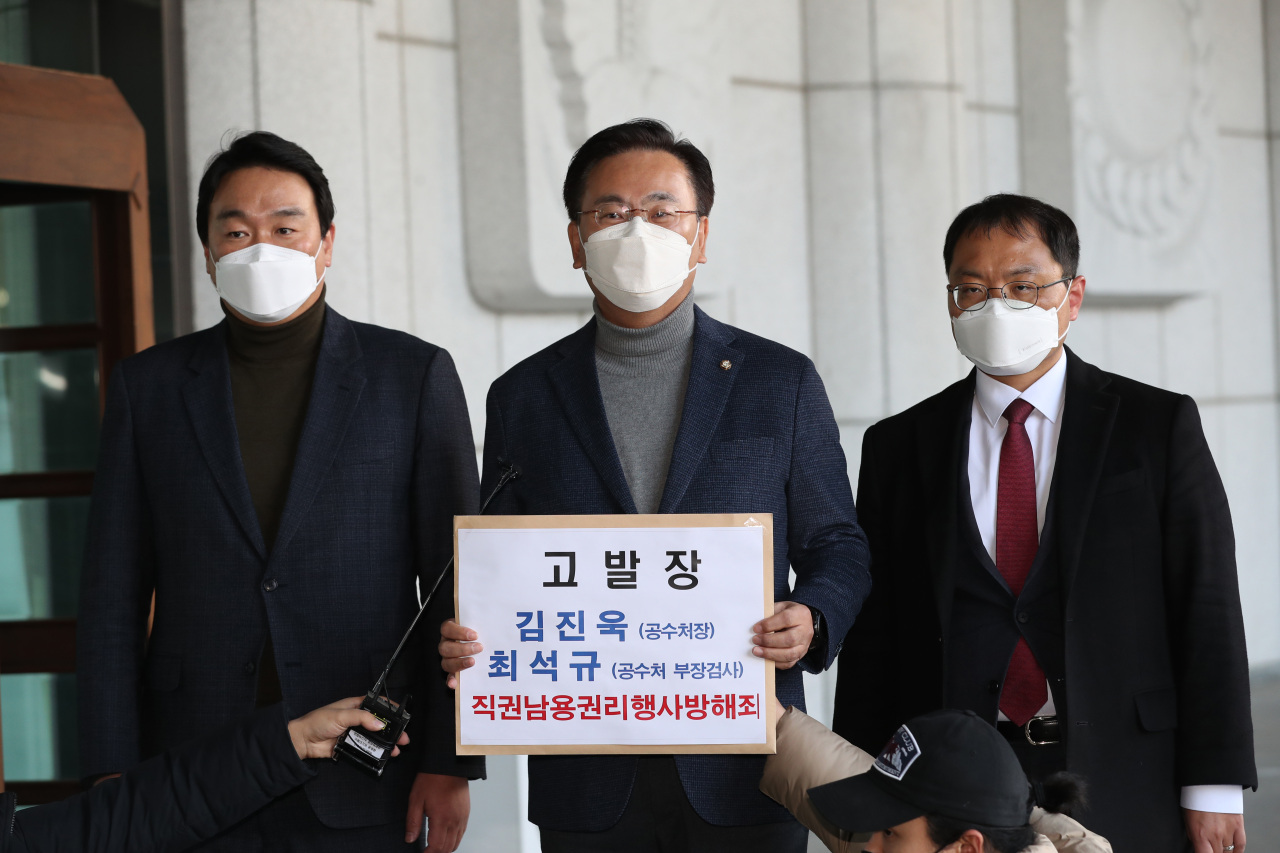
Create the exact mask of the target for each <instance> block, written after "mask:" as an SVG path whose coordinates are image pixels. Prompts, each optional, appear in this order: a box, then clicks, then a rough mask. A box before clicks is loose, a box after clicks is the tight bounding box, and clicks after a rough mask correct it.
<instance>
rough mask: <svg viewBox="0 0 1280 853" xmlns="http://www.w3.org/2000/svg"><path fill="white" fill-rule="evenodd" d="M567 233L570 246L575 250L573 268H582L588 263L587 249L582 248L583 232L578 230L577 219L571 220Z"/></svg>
mask: <svg viewBox="0 0 1280 853" xmlns="http://www.w3.org/2000/svg"><path fill="white" fill-rule="evenodd" d="M567 233H568V235H569V248H570V250H572V252H573V268H574V269H575V270H580V269H582V268H583V267H585V266H586V265H587V250H586V249H584V248H582V234H581V233H580V232H579V231H578V222H577V220H576V219H570V220H569V227H568V229H567Z"/></svg>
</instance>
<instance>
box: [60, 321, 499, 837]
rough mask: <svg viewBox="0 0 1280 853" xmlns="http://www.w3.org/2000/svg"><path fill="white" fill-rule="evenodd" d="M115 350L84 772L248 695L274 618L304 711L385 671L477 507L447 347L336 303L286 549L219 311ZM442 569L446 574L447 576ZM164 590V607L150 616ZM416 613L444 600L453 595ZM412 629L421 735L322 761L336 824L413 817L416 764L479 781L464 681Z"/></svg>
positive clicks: (357, 691)
mask: <svg viewBox="0 0 1280 853" xmlns="http://www.w3.org/2000/svg"><path fill="white" fill-rule="evenodd" d="M225 322H226V321H225V320H224V321H223V323H220V324H219V325H217V326H215V327H213V328H211V329H207V330H205V331H201V332H197V333H195V334H192V335H187V336H185V337H181V338H178V339H176V340H173V341H169V342H167V343H164V344H160V345H159V346H155V347H152V348H151V349H148V350H145V351H143V352H141V353H139V354H138V355H135V356H133V357H131V358H128V359H126V360H125V361H123V362H122V363H121V364H120V365H119V367H117V368H116V370H115V372H114V373H113V375H112V377H111V382H110V385H109V386H108V389H107V405H106V412H105V414H104V417H103V426H102V436H101V450H100V452H99V460H98V471H97V475H96V477H95V481H94V490H93V504H92V509H91V513H90V531H89V539H88V546H87V554H86V559H85V566H84V574H83V578H82V588H81V600H80V620H79V626H78V646H79V648H78V656H79V662H78V679H79V694H80V733H81V760H82V769H83V771H84V773H85V774H86V775H92V774H100V773H108V772H118V771H123V770H127V769H129V768H130V767H131V766H133V765H134V764H136V763H137V762H138V761H139V760H140V759H141V758H144V757H146V756H149V755H153V754H155V753H157V752H159V751H161V750H165V749H169V748H171V747H174V746H177V745H178V744H181V743H183V742H185V741H188V740H190V739H192V738H195V737H199V736H201V735H204V734H207V733H209V732H211V731H213V730H215V729H218V728H221V727H224V726H226V725H228V724H230V723H232V722H233V721H236V720H239V719H241V718H243V717H245V716H246V715H248V714H250V713H252V712H253V710H254V702H255V693H256V687H257V682H258V676H257V674H256V667H257V663H258V659H259V657H260V655H261V652H262V649H263V643H264V641H265V639H266V636H267V631H268V626H269V630H270V632H271V639H272V643H273V645H274V648H275V659H276V668H277V670H278V672H279V675H280V686H281V688H282V690H283V693H284V702H285V706H286V710H287V712H288V714H289V715H290V717H296V716H299V715H301V714H303V713H305V712H307V711H310V710H311V709H313V708H316V707H319V706H321V705H326V704H328V703H330V702H333V701H336V700H338V699H341V698H343V697H346V696H358V695H363V694H364V693H365V691H367V690H368V689H369V688H370V687H371V686H372V685H373V683H374V680H375V679H376V677H377V676H378V674H379V672H380V671H381V670H382V667H383V666H384V665H385V664H386V661H387V659H388V658H389V657H390V655H391V652H392V651H393V650H394V649H395V647H396V644H397V643H398V642H399V639H400V635H401V634H402V633H403V632H404V630H405V628H407V627H408V625H409V622H410V621H411V620H412V618H413V616H414V614H415V613H416V612H417V609H418V603H417V593H416V591H415V581H416V580H417V579H418V578H422V579H423V583H424V585H425V586H427V588H429V586H430V583H431V582H432V581H434V579H435V577H436V575H437V574H438V573H439V572H440V570H441V569H443V568H444V566H445V565H446V563H447V562H448V560H449V558H450V556H451V554H452V551H453V536H452V525H453V516H454V514H456V513H467V512H474V511H475V508H476V503H477V488H478V483H477V477H476V463H475V446H474V439H473V438H472V434H471V426H470V422H469V418H468V415H467V406H466V401H465V400H464V399H463V393H462V385H461V383H460V382H459V380H458V374H457V371H456V370H455V369H454V366H453V362H452V360H451V359H450V358H449V354H448V353H447V352H445V351H444V350H442V349H440V348H439V347H436V346H433V345H431V344H428V343H425V342H423V341H421V340H418V339H417V338H414V337H412V336H410V335H407V334H404V333H401V332H395V331H391V330H388V329H383V328H379V327H377V326H370V325H365V324H363V323H353V322H351V321H350V320H347V319H346V318H344V317H342V316H341V315H340V314H338V312H337V311H335V310H333V308H332V307H327V308H326V309H325V320H324V331H323V334H322V337H321V343H320V354H319V357H318V359H317V362H316V369H315V378H314V381H313V385H312V391H311V399H310V402H309V404H308V408H307V414H306V419H305V422H304V425H303V429H302V434H301V437H300V438H299V441H298V449H297V453H296V457H295V461H294V467H293V474H292V480H291V482H290V485H289V494H288V498H287V500H286V503H285V508H284V514H283V516H282V518H281V522H280V529H279V533H278V535H277V537H276V542H275V545H274V547H273V548H272V549H271V552H270V553H267V551H266V548H265V546H264V544H263V539H262V533H261V531H260V529H259V527H258V518H257V514H256V512H255V511H254V507H253V502H252V500H251V499H250V495H249V488H248V484H247V482H246V480H245V475H244V466H243V463H242V462H241V458H240V448H239V444H238V440H237V437H236V423H235V415H234V412H233V409H232V402H231V380H230V367H229V363H228V359H227V346H226V329H225V328H223V325H224V324H225ZM448 583H449V581H447V580H446V582H445V584H444V586H443V588H445V589H448V588H449V587H448ZM152 590H154V591H155V597H156V608H155V623H154V628H153V630H152V632H151V636H150V639H149V640H148V639H147V633H146V631H147V612H148V604H149V602H150V599H151V593H152ZM436 601H437V602H439V606H438V607H434V606H433V610H434V612H433V613H428V614H427V616H426V618H424V621H425V622H426V623H427V624H430V625H438V624H440V622H442V621H443V620H444V619H446V618H448V617H449V616H450V615H451V613H452V602H451V601H450V600H449V596H438V597H437V599H436ZM435 644H436V638H435V637H434V636H433V635H432V633H431V632H429V631H420V632H419V634H418V636H417V637H416V642H410V643H409V644H408V646H407V647H406V650H405V652H404V653H403V654H402V656H401V660H400V663H399V664H398V665H397V667H396V670H395V671H394V673H393V674H392V677H391V679H390V681H389V683H388V685H387V686H388V694H389V695H390V696H391V697H392V698H393V699H396V700H400V699H403V698H404V696H405V694H406V693H412V694H413V696H414V700H413V704H412V706H411V707H410V712H411V713H412V714H413V721H412V722H411V724H410V728H409V734H410V737H411V738H412V744H411V745H410V747H409V748H408V749H407V750H406V751H405V754H404V755H402V756H401V757H399V758H397V759H395V760H393V761H391V762H390V764H389V765H388V767H387V770H386V772H385V773H384V775H383V777H382V778H381V779H373V778H370V777H366V776H364V775H363V774H361V773H360V772H359V771H357V770H355V769H353V768H351V767H349V766H347V765H346V764H336V763H334V762H331V761H318V762H313V766H314V768H315V769H316V770H317V771H318V772H319V775H318V776H317V777H316V778H315V779H313V780H312V781H310V782H308V783H307V785H306V787H305V790H306V793H307V799H308V800H309V802H310V804H311V807H312V809H313V810H314V811H315V813H316V816H317V817H318V818H319V819H320V820H321V822H323V823H324V824H326V825H328V826H334V827H352V826H367V825H375V824H382V823H390V822H393V821H400V820H403V819H404V815H405V812H406V810H407V803H408V789H409V786H410V785H411V784H412V781H413V778H414V776H415V774H416V773H417V772H418V771H419V770H421V771H424V772H433V773H444V774H452V775H459V776H470V777H477V776H482V775H483V774H484V763H483V759H479V760H477V759H471V758H467V759H459V758H458V757H457V756H455V754H454V712H453V698H452V694H451V692H450V691H449V690H448V689H447V687H446V686H445V684H444V681H443V677H442V673H441V672H440V658H439V655H438V653H437V652H436V650H435Z"/></svg>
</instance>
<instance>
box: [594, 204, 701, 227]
mask: <svg viewBox="0 0 1280 853" xmlns="http://www.w3.org/2000/svg"><path fill="white" fill-rule="evenodd" d="M588 213H589V214H591V216H592V218H593V219H595V222H596V224H597V225H602V226H605V227H607V226H610V225H617V224H619V223H621V222H629V221H630V220H631V218H632V217H635V216H639V217H640V218H641V219H643V220H645V221H646V222H648V223H649V224H651V225H660V226H662V227H663V228H672V229H674V228H678V227H679V226H680V223H681V222H682V221H684V217H685V216H686V215H688V214H690V213H692V214H693V215H695V216H697V214H698V211H696V210H676V206H675V204H674V203H673V204H655V205H654V206H653V207H649V208H644V207H627V206H626V205H625V204H618V203H615V202H610V203H608V204H602V205H600V206H599V207H597V208H596V209H595V210H579V211H578V215H579V216H583V215H585V214H588Z"/></svg>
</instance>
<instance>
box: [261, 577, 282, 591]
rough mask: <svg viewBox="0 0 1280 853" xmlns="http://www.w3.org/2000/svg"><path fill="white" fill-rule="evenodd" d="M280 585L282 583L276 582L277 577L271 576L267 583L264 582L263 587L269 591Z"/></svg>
mask: <svg viewBox="0 0 1280 853" xmlns="http://www.w3.org/2000/svg"><path fill="white" fill-rule="evenodd" d="M279 585H280V584H278V583H276V579H275V578H271V579H269V580H267V581H266V582H265V583H263V584H262V588H263V589H264V590H266V591H267V592H271V591H272V590H273V589H275V588H276V587H278V586H279Z"/></svg>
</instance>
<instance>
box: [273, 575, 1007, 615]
mask: <svg viewBox="0 0 1280 853" xmlns="http://www.w3.org/2000/svg"><path fill="white" fill-rule="evenodd" d="M272 583H275V581H272ZM1029 621H1031V617H1030V616H1028V615H1027V614H1026V613H1019V614H1018V624H1019V625H1025V624H1027V622H1029Z"/></svg>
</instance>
